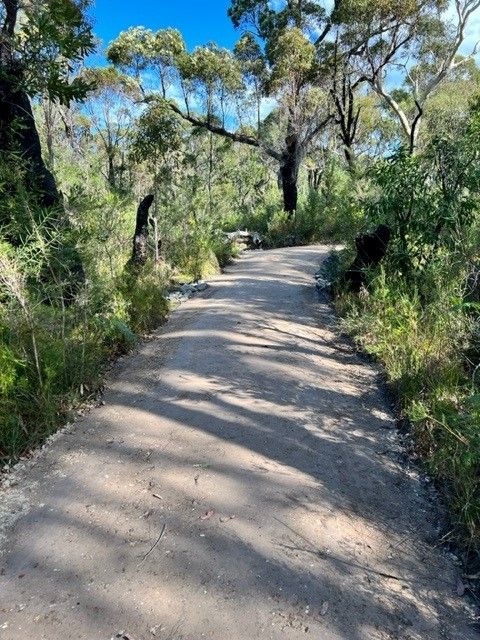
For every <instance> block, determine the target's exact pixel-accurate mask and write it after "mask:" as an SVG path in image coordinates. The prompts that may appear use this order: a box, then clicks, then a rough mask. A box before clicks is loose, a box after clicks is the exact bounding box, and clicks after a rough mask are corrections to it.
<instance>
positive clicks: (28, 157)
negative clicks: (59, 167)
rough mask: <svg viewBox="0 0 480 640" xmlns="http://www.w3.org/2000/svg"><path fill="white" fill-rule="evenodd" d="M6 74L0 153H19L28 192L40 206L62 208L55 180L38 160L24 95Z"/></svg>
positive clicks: (1, 88)
mask: <svg viewBox="0 0 480 640" xmlns="http://www.w3.org/2000/svg"><path fill="white" fill-rule="evenodd" d="M17 83H18V80H15V79H13V78H12V76H11V75H10V74H4V75H3V77H2V78H1V79H0V152H1V153H4V154H20V155H21V157H22V160H24V162H25V170H26V177H27V181H28V182H27V184H26V186H27V188H28V191H29V192H31V193H32V194H33V195H35V196H36V199H37V200H38V203H39V204H40V205H41V206H43V207H53V206H59V207H61V206H62V200H61V197H60V194H59V192H58V189H57V185H56V183H55V178H54V177H53V175H52V173H51V172H50V171H49V170H48V169H47V167H46V165H45V162H44V161H43V158H42V147H41V144H40V137H39V135H38V131H37V127H36V124H35V119H34V117H33V112H32V106H31V104H30V99H29V97H28V95H27V94H26V93H25V91H23V90H22V89H21V88H19V87H18V84H17Z"/></svg>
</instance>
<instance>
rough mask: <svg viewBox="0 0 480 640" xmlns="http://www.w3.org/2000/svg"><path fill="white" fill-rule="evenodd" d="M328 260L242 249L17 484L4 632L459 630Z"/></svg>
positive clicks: (415, 490)
mask: <svg viewBox="0 0 480 640" xmlns="http://www.w3.org/2000/svg"><path fill="white" fill-rule="evenodd" d="M326 252H327V249H326V248H323V247H304V248H293V249H281V250H276V251H271V252H255V253H250V254H247V255H245V256H244V257H243V259H242V260H240V261H239V262H238V263H237V264H236V265H235V266H233V267H231V268H229V269H228V270H227V273H226V274H224V275H222V276H220V277H218V278H216V279H215V280H214V281H213V282H212V286H211V287H210V289H209V290H208V291H206V292H204V293H202V294H201V295H200V296H199V297H197V298H196V299H193V300H190V301H188V302H187V303H186V304H185V305H183V306H182V307H181V308H180V309H179V310H177V311H176V312H175V313H174V314H173V315H172V317H171V319H170V320H169V322H168V323H167V324H166V325H165V326H164V327H163V328H162V329H161V330H160V331H159V332H158V334H157V337H156V338H155V339H153V340H151V341H148V342H146V343H145V344H143V345H142V347H141V348H140V350H139V352H138V353H137V354H135V355H133V356H130V357H127V358H124V359H123V360H122V361H121V362H120V363H119V364H118V365H117V366H116V369H115V372H114V375H112V381H111V383H110V384H109V390H108V392H107V393H106V396H105V405H104V406H101V407H98V408H96V409H94V410H92V411H91V412H90V413H89V414H88V415H86V416H84V417H83V418H80V419H79V420H78V421H77V423H76V424H75V426H74V428H73V429H70V430H67V432H65V433H63V434H62V435H60V437H58V438H57V439H56V440H55V441H54V442H53V443H52V444H51V445H50V446H48V447H47V448H46V450H45V451H44V452H43V453H42V454H41V455H40V456H38V457H37V458H36V460H35V461H34V462H33V463H30V464H28V465H27V468H26V469H24V470H23V471H19V472H18V473H17V475H16V477H15V478H16V480H17V481H18V485H17V486H14V487H11V488H8V489H4V490H3V492H2V494H1V499H2V504H3V516H4V525H5V526H4V529H5V531H4V533H5V538H4V541H3V551H4V553H3V555H2V556H1V557H0V637H1V638H2V640H3V639H5V640H20V639H21V640H37V639H40V638H42V639H46V640H70V639H74V638H75V639H81V640H95V639H97V638H98V639H102V640H110V638H124V639H130V640H148V639H149V640H151V639H154V638H160V639H162V640H167V639H168V640H181V639H183V640H200V639H201V638H211V639H215V640H256V639H257V638H275V639H277V638H278V639H281V638H285V639H286V640H287V639H297V638H308V637H311V638H314V639H315V640H334V639H335V640H337V639H338V640H340V639H342V640H377V639H397V640H407V639H408V640H437V639H448V640H471V639H473V638H476V637H477V634H476V632H475V631H474V629H473V626H472V625H471V622H470V618H469V616H468V612H467V605H466V601H465V598H460V597H459V595H458V593H457V590H458V589H457V585H458V571H459V570H458V568H457V567H455V565H454V563H453V562H452V559H451V558H450V557H448V555H447V554H445V552H444V551H443V550H442V549H441V548H439V547H438V546H435V545H434V542H435V540H436V536H437V532H436V529H435V509H434V507H433V506H432V505H431V504H430V502H429V500H428V497H427V495H426V491H425V489H424V487H423V485H422V483H421V481H420V480H419V478H418V477H417V475H416V473H415V472H414V471H412V470H408V469H407V468H406V466H405V463H400V462H399V460H400V459H401V458H400V455H399V449H400V445H399V443H398V440H397V436H396V430H395V424H394V421H393V419H392V415H391V413H390V411H389V408H388V405H387V403H386V401H385V398H384V397H383V394H382V390H381V384H380V383H379V380H378V374H377V372H376V370H375V368H374V367H372V366H370V365H369V364H366V363H365V362H362V361H361V359H360V358H359V357H358V356H356V355H355V354H354V353H353V351H352V350H351V348H350V347H349V346H348V345H346V344H345V343H344V341H342V339H341V338H340V337H339V335H338V331H337V329H336V327H335V319H334V317H333V314H332V311H331V309H330V308H329V306H328V305H326V304H323V303H321V302H319V301H318V299H317V294H316V291H315V288H314V280H313V273H314V272H315V271H316V270H317V268H318V265H319V264H320V262H321V260H322V259H323V258H324V257H325V255H326ZM7 516H8V517H7ZM15 517H16V518H18V519H17V521H16V523H15V522H13V520H14V518H15Z"/></svg>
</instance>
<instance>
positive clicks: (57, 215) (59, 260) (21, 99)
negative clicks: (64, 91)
mask: <svg viewBox="0 0 480 640" xmlns="http://www.w3.org/2000/svg"><path fill="white" fill-rule="evenodd" d="M1 71H2V72H1V73H0V157H3V159H4V161H6V162H7V163H18V158H20V159H21V166H22V169H23V170H24V179H23V181H22V182H23V185H21V186H22V187H23V188H24V189H25V191H26V192H27V193H28V194H29V196H30V197H31V199H32V203H33V202H35V203H36V204H37V205H39V206H38V207H34V208H33V219H32V224H39V225H41V226H43V227H47V228H49V229H52V230H54V231H60V232H61V234H60V235H59V242H57V243H55V246H54V247H52V249H51V251H50V252H49V255H48V257H46V260H45V264H44V265H43V267H42V276H41V278H40V280H39V286H40V289H41V295H42V296H44V299H45V301H46V302H49V303H51V304H56V303H57V302H59V299H60V300H61V301H62V304H70V303H71V302H73V300H74V298H75V295H76V293H77V291H78V288H79V286H80V285H81V284H83V282H84V281H85V273H84V270H83V265H82V260H81V257H80V254H79V253H78V251H77V248H76V246H75V240H74V238H73V236H72V233H71V225H70V224H69V221H68V218H67V216H66V214H65V209H64V205H63V199H62V196H61V194H60V192H59V191H58V189H57V185H56V182H55V178H54V176H53V174H52V173H51V172H50V171H49V169H48V168H47V166H46V164H45V162H44V160H43V157H42V147H41V143H40V137H39V135H38V131H37V127H36V124H35V119H34V116H33V111H32V106H31V104H30V99H29V97H28V95H27V94H26V92H25V91H24V90H23V89H22V87H21V85H20V79H21V70H17V73H14V69H12V68H11V67H10V68H7V69H6V68H5V66H3V68H2V70H1ZM18 187H19V185H18V184H10V185H6V186H5V191H6V194H8V195H9V196H10V197H13V198H15V197H16V195H15V194H16V191H17V189H18ZM2 213H3V216H10V215H11V212H10V211H9V209H8V207H7V208H5V209H4V210H3V212H2ZM3 216H2V217H3ZM2 222H3V223H5V224H7V225H9V223H10V222H11V219H10V218H8V219H5V220H2ZM26 224H28V223H26ZM22 226H23V225H22ZM12 228H13V229H14V228H15V225H13V227H12ZM32 230H33V228H29V227H28V226H27V228H19V229H18V230H17V231H11V232H10V235H9V236H8V240H9V241H10V242H11V243H12V244H13V245H14V246H15V245H17V246H18V245H19V244H20V243H21V242H22V241H23V238H24V237H25V236H26V235H28V233H29V232H31V231H32ZM47 284H54V285H55V289H54V290H50V292H48V291H47V289H44V285H47ZM53 291H57V293H52V292H53ZM52 295H54V297H52Z"/></svg>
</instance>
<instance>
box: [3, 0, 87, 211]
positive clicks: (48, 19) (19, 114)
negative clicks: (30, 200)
mask: <svg viewBox="0 0 480 640" xmlns="http://www.w3.org/2000/svg"><path fill="white" fill-rule="evenodd" d="M87 4H88V3H87V2H85V1H84V0H44V1H43V2H28V3H27V2H21V1H20V0H1V2H0V153H3V154H7V155H8V154H11V153H15V154H18V153H20V155H21V157H22V159H23V160H24V161H25V164H26V169H27V175H28V181H27V182H26V184H27V187H28V188H29V189H30V190H31V191H32V192H36V193H37V194H38V197H39V201H40V203H41V204H42V205H44V206H52V205H59V204H60V197H59V194H58V191H57V187H56V184H55V180H54V177H53V175H52V174H51V173H50V171H49V170H48V169H47V168H46V166H45V163H44V161H43V158H42V150H41V146H40V139H39V136H38V132H37V129H36V126H35V120H34V117H33V113H32V107H31V103H30V100H31V99H32V98H34V97H36V96H44V95H46V96H48V97H49V98H50V99H51V100H54V101H59V102H61V103H64V104H68V103H69V102H70V101H71V100H73V99H76V98H82V97H84V96H85V93H86V91H87V89H88V86H87V85H86V84H85V83H84V82H83V81H82V80H81V79H79V78H76V79H73V80H71V74H72V70H73V65H74V64H75V63H76V62H79V61H80V60H81V59H82V58H83V57H84V56H85V55H86V54H87V53H89V52H90V51H91V50H92V49H93V36H92V32H91V28H90V25H89V23H88V21H87V20H86V17H85V10H86V7H87Z"/></svg>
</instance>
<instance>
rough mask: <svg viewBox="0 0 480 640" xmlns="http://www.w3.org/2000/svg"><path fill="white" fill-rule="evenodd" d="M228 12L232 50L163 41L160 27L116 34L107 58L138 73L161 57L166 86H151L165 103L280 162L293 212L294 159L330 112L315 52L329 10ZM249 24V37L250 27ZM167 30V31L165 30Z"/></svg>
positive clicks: (314, 6)
mask: <svg viewBox="0 0 480 640" xmlns="http://www.w3.org/2000/svg"><path fill="white" fill-rule="evenodd" d="M229 13H230V17H231V19H232V20H233V23H234V25H235V26H236V27H238V28H240V29H241V30H242V31H243V32H244V33H243V36H242V37H241V39H240V41H239V43H238V44H237V46H236V47H235V50H234V52H233V53H232V52H230V51H228V50H225V49H221V48H219V47H217V46H216V45H213V44H208V45H206V46H204V47H198V48H197V49H195V50H194V51H193V52H192V53H188V52H187V51H186V48H185V45H184V44H182V43H181V42H179V40H178V37H179V34H178V32H176V33H175V38H174V39H173V42H172V41H170V42H168V38H167V37H166V36H167V32H165V31H160V32H157V33H152V32H147V31H146V30H139V29H138V28H136V29H133V30H129V31H128V32H124V33H122V34H120V36H119V37H118V38H117V39H116V40H115V41H114V42H113V43H112V44H111V45H110V47H109V49H108V56H109V59H110V61H111V62H113V63H114V64H115V65H118V66H120V67H121V68H123V69H126V68H128V69H129V70H130V72H131V73H133V75H136V76H137V78H139V77H141V75H142V72H143V71H145V70H151V69H154V68H155V67H156V65H157V64H158V60H159V59H160V61H161V67H160V68H161V69H162V71H163V77H165V75H166V73H165V72H166V71H167V70H168V72H169V74H168V78H169V80H171V81H173V87H172V86H171V87H170V89H171V90H170V92H169V91H168V90H166V91H163V86H162V85H161V84H160V87H157V89H158V88H160V90H161V93H162V94H163V95H164V96H165V97H167V98H170V100H169V106H170V108H171V109H172V110H173V111H174V112H176V113H177V115H179V116H180V117H181V118H183V119H184V120H185V121H188V122H189V123H190V124H192V125H194V126H195V127H201V128H204V129H207V130H208V131H210V132H211V133H212V134H215V135H219V136H223V137H225V138H229V139H230V140H233V141H234V142H238V143H241V144H246V145H249V146H251V147H254V148H257V149H259V150H260V151H261V152H262V153H263V154H265V155H267V156H269V157H271V158H273V159H274V160H275V161H276V163H277V164H278V167H279V176H280V181H281V185H282V190H283V201H284V208H285V210H286V211H288V212H289V213H293V212H294V211H295V210H296V208H297V199H298V189H297V183H298V176H299V169H300V166H301V163H302V161H303V159H304V158H305V156H306V153H307V151H308V148H309V146H310V145H311V144H312V143H313V142H314V140H315V139H316V137H317V136H318V135H319V134H320V133H321V131H322V130H323V128H324V127H325V126H326V124H327V123H328V122H329V121H330V120H331V118H332V116H331V114H330V112H329V109H328V105H327V101H326V99H325V97H326V91H325V90H322V88H321V86H320V85H321V83H320V82H319V76H318V71H319V66H318V61H317V55H316V51H317V48H318V47H319V46H320V45H321V43H322V42H323V40H324V39H325V38H326V36H327V34H328V32H329V31H330V29H331V27H332V14H331V13H328V12H327V11H326V10H325V9H324V8H322V6H321V4H320V3H317V2H301V1H297V2H288V3H286V6H285V7H284V8H281V9H277V10H274V9H272V8H271V7H270V3H268V2H264V1H261V2H233V3H232V6H231V8H230V12H229ZM252 28H253V30H254V32H255V36H252V35H251V34H250V33H249V32H250V30H251V29H252ZM167 31H168V34H169V35H173V32H172V30H167ZM155 41H157V42H158V41H160V42H161V43H162V47H161V48H160V47H157V46H156V45H155ZM139 51H143V54H144V55H143V57H142V56H139ZM160 52H161V53H162V55H161V56H160V55H159V53H160ZM173 97H175V100H173V99H171V98H173ZM265 98H271V99H272V102H273V104H274V108H275V109H276V110H278V111H279V114H280V118H279V120H280V122H281V123H282V133H281V136H280V137H279V139H277V140H274V141H271V140H270V141H267V140H265V138H264V136H263V135H262V129H263V127H262V122H261V120H262V102H263V100H264V99H265ZM249 102H250V103H252V102H253V104H254V122H255V126H251V125H250V123H249V122H248V121H247V120H248V118H246V117H245V106H246V105H247V104H248V103H249ZM235 125H236V126H235Z"/></svg>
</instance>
